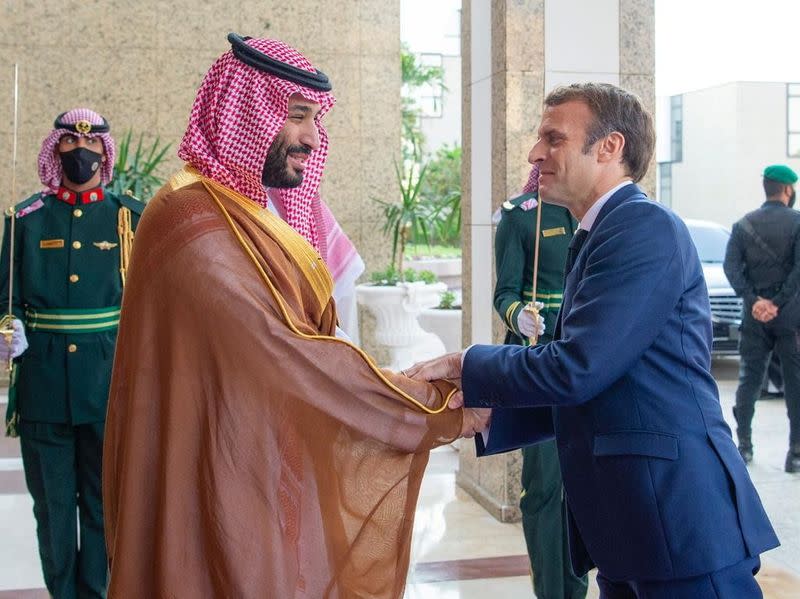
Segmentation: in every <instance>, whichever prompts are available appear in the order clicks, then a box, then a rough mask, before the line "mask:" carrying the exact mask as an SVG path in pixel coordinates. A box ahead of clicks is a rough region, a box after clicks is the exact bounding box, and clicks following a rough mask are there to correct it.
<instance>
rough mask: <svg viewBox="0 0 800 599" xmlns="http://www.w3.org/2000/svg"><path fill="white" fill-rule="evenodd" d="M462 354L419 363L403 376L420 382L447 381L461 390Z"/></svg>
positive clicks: (451, 354) (457, 353) (454, 353)
mask: <svg viewBox="0 0 800 599" xmlns="http://www.w3.org/2000/svg"><path fill="white" fill-rule="evenodd" d="M461 354H462V352H460V351H459V352H453V353H450V354H445V355H443V356H440V357H438V358H433V359H432V360H427V361H425V362H417V363H416V364H414V365H413V366H411V367H410V368H406V369H405V370H404V371H403V372H402V374H404V375H406V376H407V377H409V378H412V379H417V380H418V381H435V380H437V379H445V380H447V381H450V382H452V383H453V384H454V385H455V386H456V387H458V388H459V389H461Z"/></svg>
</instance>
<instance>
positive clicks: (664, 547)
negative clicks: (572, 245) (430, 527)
mask: <svg viewBox="0 0 800 599" xmlns="http://www.w3.org/2000/svg"><path fill="white" fill-rule="evenodd" d="M559 325H560V327H561V328H560V330H561V335H560V339H559V340H557V341H553V342H552V343H549V344H547V345H544V346H537V347H519V346H513V345H502V346H491V345H475V346H473V347H472V348H470V349H469V351H468V352H467V353H466V355H465V358H464V369H463V374H462V376H463V379H462V381H463V387H464V399H465V404H466V405H467V406H469V407H491V408H496V409H495V411H494V413H493V416H492V426H491V434H490V436H489V447H488V448H482V447H480V444H479V449H486V450H487V453H491V452H496V451H502V450H507V449H511V448H513V447H518V446H521V445H525V444H528V443H530V442H533V441H537V440H541V439H543V438H546V437H547V435H548V434H552V432H553V430H554V432H555V436H556V441H557V445H558V454H559V458H560V460H561V469H562V474H563V477H564V489H565V492H566V498H567V506H568V526H569V533H570V553H571V557H572V564H573V569H574V570H575V572H576V574H583V573H585V572H586V571H588V570H589V569H591V568H592V567H593V566H595V565H596V566H597V567H598V568H599V569H600V571H601V572H602V573H603V574H604V575H605V576H606V577H608V578H611V579H614V580H652V581H657V580H672V579H679V578H687V577H691V576H696V575H699V574H703V573H707V572H711V571H714V570H718V569H720V568H723V567H725V566H728V565H731V564H733V563H736V562H738V561H741V560H743V559H745V557H747V556H755V555H758V554H759V553H761V552H763V551H765V550H767V549H770V548H772V547H775V546H777V545H778V544H779V543H778V539H777V537H776V535H775V532H774V531H773V529H772V526H771V525H770V522H769V520H768V518H767V515H766V513H765V512H764V508H763V507H762V505H761V500H760V499H759V497H758V494H757V492H756V490H755V488H754V487H753V484H752V482H751V480H750V477H749V475H748V473H747V469H746V467H745V465H744V462H743V461H742V459H741V457H740V456H739V453H738V452H737V450H736V446H735V445H734V443H733V439H732V438H731V432H730V429H729V428H728V426H727V424H726V423H725V421H724V420H723V417H722V411H721V409H720V403H719V396H718V392H717V386H716V383H715V381H714V379H713V378H712V376H711V374H710V366H711V356H710V348H711V336H712V334H711V315H710V307H709V301H708V292H707V290H706V285H705V280H704V278H703V271H702V268H701V266H700V260H699V259H698V257H697V252H696V250H695V246H694V244H693V243H692V240H691V238H690V237H689V233H688V231H687V229H686V226H685V225H684V223H683V222H682V221H681V220H680V219H679V218H678V217H677V216H676V215H675V214H673V213H672V212H671V211H670V210H668V209H666V208H664V207H663V206H661V205H660V204H657V203H655V202H653V201H651V200H649V199H648V198H647V197H646V196H645V195H644V194H643V193H642V192H641V190H640V189H639V188H638V187H636V186H635V185H627V186H625V187H623V188H621V189H620V190H619V191H617V192H616V193H615V194H614V195H613V196H612V197H611V198H610V199H609V200H608V202H607V203H606V204H605V206H603V208H602V210H601V211H600V214H599V215H598V218H597V220H596V221H595V223H594V225H593V227H592V229H591V231H590V232H589V236H588V237H587V239H586V242H585V243H584V246H583V248H582V249H581V251H580V253H579V254H578V256H577V259H576V262H575V266H574V267H573V269H572V271H571V272H570V273H569V275H568V276H567V279H566V286H565V290H564V302H563V304H562V308H561V314H560V315H559ZM559 325H557V330H558V326H559ZM497 408H499V409H497Z"/></svg>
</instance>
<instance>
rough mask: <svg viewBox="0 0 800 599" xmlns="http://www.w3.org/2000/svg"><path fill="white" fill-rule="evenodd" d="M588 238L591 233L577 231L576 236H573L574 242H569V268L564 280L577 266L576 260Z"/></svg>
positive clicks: (584, 230) (567, 267)
mask: <svg viewBox="0 0 800 599" xmlns="http://www.w3.org/2000/svg"><path fill="white" fill-rule="evenodd" d="M588 236H589V231H587V230H586V229H578V230H577V231H575V235H573V237H572V241H570V242H569V248H568V249H567V266H566V270H564V279H566V278H567V275H568V274H569V273H570V271H571V270H572V267H573V266H575V259H576V258H577V257H578V253H579V252H580V251H581V248H582V247H583V243H584V242H585V241H586V238H587V237H588Z"/></svg>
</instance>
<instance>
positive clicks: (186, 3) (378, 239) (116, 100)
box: [0, 0, 400, 269]
mask: <svg viewBox="0 0 800 599" xmlns="http://www.w3.org/2000/svg"><path fill="white" fill-rule="evenodd" d="M230 31H235V32H237V33H240V34H242V35H250V36H253V37H276V38H279V39H282V40H284V41H286V42H287V43H289V44H291V45H293V46H295V47H297V48H298V49H300V50H301V51H302V52H303V53H304V54H305V55H306V56H307V57H308V58H309V59H310V60H311V61H312V63H314V64H315V65H317V66H318V67H319V68H320V69H321V70H323V71H324V72H325V73H327V74H328V76H329V77H330V78H331V80H332V82H333V86H334V94H335V95H336V97H337V104H336V106H335V107H334V109H333V110H332V111H331V113H329V115H328V116H327V117H326V125H327V127H328V131H329V134H330V139H331V153H330V158H329V163H328V168H327V170H326V173H325V178H324V180H323V185H322V192H323V195H324V197H325V199H326V200H327V201H328V202H329V204H330V205H331V206H332V208H333V211H334V213H335V214H336V215H337V217H338V218H339V219H340V222H341V223H342V226H343V227H344V229H345V231H346V232H347V233H348V235H350V237H351V238H352V239H353V241H354V242H355V243H356V245H357V246H358V247H359V249H360V250H361V254H362V255H363V256H364V258H365V260H366V262H367V267H368V269H370V268H371V269H377V268H380V267H382V266H383V265H384V263H385V262H387V261H388V258H389V254H390V250H389V248H388V247H387V245H388V244H387V242H386V241H385V240H384V239H383V237H382V236H381V235H380V232H379V218H380V217H379V213H378V210H377V208H376V205H375V204H374V202H372V201H370V198H372V197H380V198H388V197H390V196H391V195H392V194H395V195H396V192H395V188H396V185H395V182H394V175H393V170H392V160H393V158H394V157H396V156H398V155H399V148H400V94H399V90H400V61H399V52H400V1H399V0H326V1H325V2H319V1H318V0H294V1H293V2H285V1H277V0H266V1H264V0H261V1H256V0H245V2H240V3H235V2H234V3H232V2H228V1H223V0H205V1H204V2H196V1H190V0H140V1H138V2H124V1H123V0H110V1H105V2H100V1H99V0H94V1H91V0H90V1H79V0H6V1H5V2H4V3H3V4H2V5H1V7H0V181H2V182H3V189H2V194H0V198H2V200H0V203H2V204H4V205H5V204H7V203H8V201H9V197H8V195H9V194H10V191H11V190H10V187H9V185H10V170H11V169H10V164H11V130H12V129H11V122H12V99H11V73H12V66H11V65H12V64H13V63H14V62H17V63H19V65H20V115H19V116H20V118H19V137H18V140H19V141H18V157H19V158H18V168H17V193H16V195H17V198H19V199H21V198H23V197H26V196H27V195H29V194H30V193H33V192H35V191H37V190H38V189H39V185H40V184H39V181H38V176H37V171H36V157H37V154H38V149H39V144H40V143H41V140H42V138H43V137H44V136H45V135H46V134H47V132H48V131H49V130H50V128H51V126H52V122H53V119H54V117H55V116H56V115H57V114H58V113H59V112H61V111H63V110H67V109H69V108H73V107H75V106H80V105H86V106H89V107H91V108H94V109H95V110H97V111H98V112H100V113H102V114H103V115H104V116H106V118H107V119H108V120H109V122H110V123H111V125H112V133H113V134H115V135H116V136H117V138H118V139H119V137H121V135H122V134H123V132H124V131H125V130H126V129H128V128H129V127H133V128H134V131H135V132H137V133H138V132H143V133H145V134H146V136H147V138H148V139H152V138H153V137H154V136H159V137H160V138H161V139H162V140H166V141H170V142H172V143H173V144H174V145H173V149H172V152H171V154H172V156H173V158H172V159H171V160H170V162H169V165H168V168H167V169H166V170H167V172H169V171H170V170H172V169H174V168H175V167H177V166H178V165H179V161H178V159H177V158H176V157H174V151H175V147H176V146H177V143H178V142H179V140H180V138H181V136H182V134H183V131H184V128H185V125H186V121H187V118H188V115H189V110H190V108H191V104H192V100H193V98H194V94H195V91H196V89H197V87H198V85H199V84H200V81H201V79H202V76H203V74H204V73H205V71H206V70H207V69H208V67H209V66H210V65H211V63H212V62H213V61H214V60H215V59H216V57H217V56H219V55H220V54H221V53H222V52H224V51H225V50H226V49H228V48H229V45H228V43H227V41H226V39H225V36H226V35H227V34H228V32H230Z"/></svg>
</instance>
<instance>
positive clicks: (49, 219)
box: [0, 108, 144, 599]
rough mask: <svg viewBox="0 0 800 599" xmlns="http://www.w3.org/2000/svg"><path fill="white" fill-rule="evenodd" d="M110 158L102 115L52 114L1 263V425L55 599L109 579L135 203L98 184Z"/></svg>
mask: <svg viewBox="0 0 800 599" xmlns="http://www.w3.org/2000/svg"><path fill="white" fill-rule="evenodd" d="M114 155H115V148H114V141H113V139H112V138H111V136H110V135H109V126H108V123H107V122H106V121H105V119H104V118H103V117H101V116H100V115H98V114H96V113H95V112H93V111H91V110H88V109H85V108H78V109H74V110H71V111H69V112H66V113H63V114H61V115H59V116H58V118H57V119H56V121H55V125H54V129H53V131H52V132H51V133H50V135H49V136H48V137H47V138H46V139H45V140H44V142H43V143H42V149H41V152H40V154H39V175H40V178H41V180H42V183H43V184H44V185H45V189H44V191H42V192H40V193H37V194H35V195H33V196H31V197H30V198H28V199H27V200H25V201H23V202H22V203H20V204H18V205H17V206H16V207H15V208H14V218H15V223H14V227H13V230H14V239H13V253H12V247H11V243H12V240H11V235H10V234H9V232H10V231H11V230H12V228H11V227H10V219H11V217H10V216H9V217H7V218H6V227H5V233H4V236H3V249H2V258H0V260H1V261H0V277H1V280H2V284H3V287H2V298H0V299H1V300H2V301H3V302H5V303H6V304H7V302H8V296H9V258H10V255H13V277H12V281H13V286H12V289H13V314H14V317H15V318H14V326H13V328H14V335H13V338H12V340H11V343H10V344H6V343H0V348H1V349H2V352H4V353H3V355H2V356H0V357H4V358H8V357H9V354H10V356H11V357H13V358H14V361H15V365H14V371H12V388H11V389H10V391H9V395H10V397H9V400H10V401H9V412H10V413H9V414H8V415H7V426H8V428H9V433H11V434H18V435H19V437H20V442H21V449H22V461H23V466H24V469H25V480H26V482H27V485H28V489H29V491H30V493H31V495H32V496H33V512H34V516H35V517H36V524H37V535H38V539H39V555H40V557H41V561H42V569H43V571H44V579H45V583H46V585H47V589H48V591H49V592H50V594H51V595H52V596H53V597H54V598H55V599H73V598H87V599H88V598H90V597H91V598H97V597H105V595H106V588H107V583H108V581H107V571H108V565H107V559H106V550H105V539H104V535H103V508H102V502H101V499H102V497H101V482H100V478H101V464H102V448H103V427H104V421H105V417H106V404H107V401H108V388H109V379H110V376H111V366H112V361H113V357H114V344H115V341H116V336H117V324H118V322H119V313H120V303H121V300H122V288H123V283H124V277H125V271H126V268H127V259H128V256H129V252H130V245H131V243H132V240H133V231H134V230H135V228H136V224H137V223H138V221H139V216H140V215H141V213H142V210H143V208H144V204H142V203H141V202H139V201H138V200H136V199H134V198H132V197H128V196H118V195H116V194H114V193H112V192H111V191H109V190H108V189H106V188H105V187H104V185H105V184H107V183H108V182H109V181H110V179H111V176H112V171H113V164H114ZM26 347H27V349H26ZM76 510H77V514H78V521H77V522H76ZM76 529H77V532H76Z"/></svg>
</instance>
